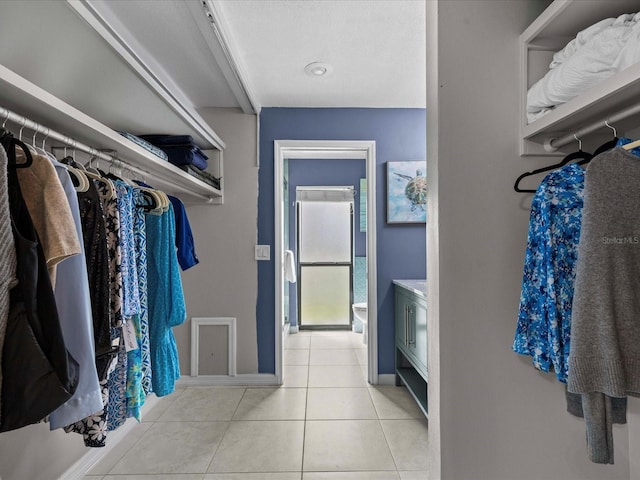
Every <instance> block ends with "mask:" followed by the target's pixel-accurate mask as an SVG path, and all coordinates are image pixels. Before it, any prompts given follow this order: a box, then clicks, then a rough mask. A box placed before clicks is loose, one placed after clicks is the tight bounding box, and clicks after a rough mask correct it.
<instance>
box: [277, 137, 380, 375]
mask: <svg viewBox="0 0 640 480" xmlns="http://www.w3.org/2000/svg"><path fill="white" fill-rule="evenodd" d="M273 154H274V155H273V168H274V211H275V215H274V229H275V246H274V250H275V252H274V256H273V258H274V261H275V287H276V288H275V292H276V298H275V309H276V312H275V314H276V315H275V317H276V318H275V331H276V335H275V340H276V345H275V346H276V378H277V381H278V384H279V385H280V384H282V362H283V356H284V333H285V331H284V329H283V326H282V313H283V312H282V310H283V306H284V287H283V284H282V279H283V278H284V261H283V260H284V250H285V248H284V245H283V239H284V218H283V208H282V201H283V198H284V192H283V187H282V183H283V182H282V178H283V175H284V160H285V158H286V159H288V160H296V159H310V158H318V159H334V160H340V159H346V158H356V159H358V158H360V159H363V160H365V161H366V164H367V279H368V282H367V312H368V322H367V323H368V329H369V334H368V337H369V338H368V345H367V354H368V359H367V360H368V368H369V371H368V380H369V383H371V384H373V385H376V384H377V383H378V307H377V306H378V298H377V291H378V290H377V286H378V282H377V278H378V276H377V249H376V142H375V141H374V140H364V141H351V140H275V141H274V143H273Z"/></svg>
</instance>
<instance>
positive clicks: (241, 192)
mask: <svg viewBox="0 0 640 480" xmlns="http://www.w3.org/2000/svg"><path fill="white" fill-rule="evenodd" d="M199 113H200V115H202V117H203V118H204V119H205V120H206V121H207V122H208V123H209V124H210V125H211V127H212V128H213V129H214V131H215V132H216V133H217V134H218V135H220V138H222V139H223V140H224V142H225V144H226V146H227V148H226V149H225V151H224V172H223V182H224V204H223V205H194V206H188V207H187V215H188V216H189V222H190V223H191V229H192V231H193V237H194V241H195V245H196V252H197V254H198V258H199V259H200V263H199V264H198V265H196V266H195V267H193V268H191V269H189V270H187V271H186V272H184V273H183V275H182V281H183V288H184V292H185V300H186V304H187V321H186V322H185V323H184V325H182V326H180V327H178V328H174V334H175V336H176V343H177V344H178V351H179V352H180V369H181V370H182V374H183V375H189V372H190V368H191V367H190V358H191V343H190V342H191V340H190V338H191V318H192V317H236V318H237V321H236V328H237V352H238V355H237V372H238V373H239V374H243V373H257V372H258V347H257V340H256V298H257V295H258V277H257V275H258V274H257V264H256V260H255V244H256V239H257V220H256V219H257V216H258V206H257V203H258V167H257V123H256V116H255V115H247V114H244V113H242V112H241V111H240V110H239V109H230V108H229V109H228V108H205V109H202V110H199ZM225 360H226V359H225Z"/></svg>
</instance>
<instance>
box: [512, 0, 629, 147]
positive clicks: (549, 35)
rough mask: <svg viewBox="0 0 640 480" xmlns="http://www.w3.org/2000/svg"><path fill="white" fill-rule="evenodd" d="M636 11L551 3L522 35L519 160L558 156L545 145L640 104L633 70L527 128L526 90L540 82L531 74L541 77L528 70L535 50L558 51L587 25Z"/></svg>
mask: <svg viewBox="0 0 640 480" xmlns="http://www.w3.org/2000/svg"><path fill="white" fill-rule="evenodd" d="M638 11H640V1H638V0H607V1H599V0H555V1H554V2H553V3H552V4H551V5H549V7H547V9H546V10H545V11H544V12H542V14H540V16H539V17H538V18H536V20H534V21H533V23H531V25H530V26H529V27H528V28H527V29H526V30H525V31H524V32H523V33H522V35H520V49H521V56H522V57H521V79H520V95H521V98H520V122H521V123H520V139H521V142H522V143H521V148H520V154H521V155H558V154H560V152H555V153H554V152H548V151H546V150H545V149H544V148H543V145H544V143H545V141H549V140H551V139H554V138H558V137H562V136H565V135H567V134H571V133H573V132H576V131H578V130H580V129H581V128H583V127H586V126H587V125H589V124H594V123H596V122H603V124H604V121H605V120H606V119H607V118H609V117H611V116H612V115H614V114H615V113H617V112H618V111H620V110H623V109H625V108H627V107H629V106H631V105H634V104H636V103H638V102H640V65H634V66H632V67H630V68H628V69H626V70H625V71H623V72H619V73H617V74H616V75H614V76H612V77H610V78H609V79H607V80H605V81H604V82H602V83H600V84H599V85H596V86H595V87H593V88H591V89H590V90H588V91H586V92H584V93H583V94H581V95H580V96H579V97H576V98H574V99H573V100H571V101H570V102H567V103H565V104H564V105H560V106H558V107H557V108H556V109H555V110H553V111H552V112H550V113H548V114H547V115H545V116H544V117H541V118H539V119H537V120H535V121H534V122H532V123H530V124H527V123H526V96H527V88H528V86H529V85H532V84H533V83H534V82H535V81H536V80H538V79H539V78H538V77H536V76H535V75H538V74H540V73H541V71H540V68H539V65H538V67H536V68H535V69H532V68H531V66H532V65H531V64H530V62H531V61H532V58H533V57H531V54H532V53H533V52H535V51H536V50H548V51H549V52H555V51H558V50H560V49H561V48H563V47H564V45H566V43H567V42H568V41H570V40H571V39H572V38H575V36H576V34H577V33H578V32H580V31H581V30H583V29H585V28H587V27H589V26H590V25H593V24H594V23H597V22H599V21H600V20H603V19H605V18H615V17H617V16H619V15H621V14H625V13H636V12H638ZM539 61H540V60H539V57H538V63H539ZM534 71H535V72H537V73H533V72H534ZM532 75H534V76H533V77H532Z"/></svg>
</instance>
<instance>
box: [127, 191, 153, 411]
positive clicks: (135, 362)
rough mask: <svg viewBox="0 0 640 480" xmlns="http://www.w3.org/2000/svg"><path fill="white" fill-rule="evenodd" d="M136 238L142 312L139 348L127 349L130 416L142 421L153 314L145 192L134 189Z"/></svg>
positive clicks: (148, 385) (147, 390)
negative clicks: (150, 315)
mask: <svg viewBox="0 0 640 480" xmlns="http://www.w3.org/2000/svg"><path fill="white" fill-rule="evenodd" d="M133 204H134V217H133V238H134V246H135V262H136V267H137V268H136V270H137V277H138V296H139V300H140V314H139V315H134V316H133V317H132V320H133V322H134V329H135V332H136V339H137V340H138V345H139V348H138V349H136V350H131V351H130V352H128V353H127V357H128V362H129V369H128V372H127V416H129V417H134V418H136V419H137V420H138V421H140V418H141V417H140V409H141V408H142V406H143V405H144V401H145V398H146V395H147V394H148V393H150V392H151V353H150V348H149V318H148V310H147V239H146V235H147V234H146V224H145V215H144V209H143V208H142V207H141V206H140V207H139V206H137V205H144V204H145V199H144V195H143V194H142V192H141V191H140V190H139V189H137V188H135V189H133Z"/></svg>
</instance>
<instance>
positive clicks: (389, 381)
mask: <svg viewBox="0 0 640 480" xmlns="http://www.w3.org/2000/svg"><path fill="white" fill-rule="evenodd" d="M395 384H396V375H395V373H384V374H381V375H378V385H395Z"/></svg>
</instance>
